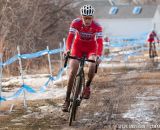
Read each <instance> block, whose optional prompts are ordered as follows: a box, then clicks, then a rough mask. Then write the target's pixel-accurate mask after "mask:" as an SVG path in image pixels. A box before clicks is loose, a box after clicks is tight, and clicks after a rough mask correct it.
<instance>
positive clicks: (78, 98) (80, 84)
mask: <svg viewBox="0 0 160 130" xmlns="http://www.w3.org/2000/svg"><path fill="white" fill-rule="evenodd" d="M69 58H70V59H76V60H79V61H80V62H79V68H78V71H77V74H76V77H75V79H74V83H73V87H72V93H71V98H70V102H71V103H70V106H69V113H70V115H69V126H71V124H72V121H75V117H76V112H77V109H78V106H80V104H81V102H82V99H83V94H82V91H83V89H84V86H85V74H84V64H85V62H86V61H87V62H92V63H96V62H97V59H96V61H95V60H89V59H87V58H86V55H83V57H82V58H78V57H74V56H70V54H69V53H68V54H67V56H66V57H65V63H64V67H66V66H67V61H68V59H69ZM97 68H98V64H96V69H95V73H97Z"/></svg>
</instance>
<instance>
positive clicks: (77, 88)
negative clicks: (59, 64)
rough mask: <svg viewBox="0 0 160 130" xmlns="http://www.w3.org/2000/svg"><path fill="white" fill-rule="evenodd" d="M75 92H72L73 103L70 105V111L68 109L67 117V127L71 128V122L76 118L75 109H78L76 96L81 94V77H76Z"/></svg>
mask: <svg viewBox="0 0 160 130" xmlns="http://www.w3.org/2000/svg"><path fill="white" fill-rule="evenodd" d="M73 87H75V91H74V95H73V102H72V103H71V109H70V116H69V126H71V124H72V120H75V117H76V112H77V108H78V106H79V105H78V96H79V94H80V92H81V88H82V77H81V76H77V77H76V80H75V86H73Z"/></svg>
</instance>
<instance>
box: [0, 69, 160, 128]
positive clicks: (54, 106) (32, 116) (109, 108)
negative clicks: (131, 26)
mask: <svg viewBox="0 0 160 130" xmlns="http://www.w3.org/2000/svg"><path fill="white" fill-rule="evenodd" d="M158 71H159V70H158V69H157V70H153V69H151V70H149V71H147V70H143V71H142V70H128V71H127V72H126V71H121V72H114V73H113V72H112V73H111V72H108V70H106V69H103V71H101V70H99V73H98V75H97V76H96V77H95V80H94V84H93V86H92V95H91V98H90V99H89V100H83V102H82V104H81V107H80V109H79V111H78V112H79V113H78V117H77V120H76V121H75V122H73V126H71V127H68V121H67V120H68V113H63V112H62V111H61V105H62V102H63V100H62V99H63V98H60V99H55V100H51V99H46V100H35V101H28V103H29V107H28V110H25V109H23V107H22V105H23V104H22V102H20V103H17V104H16V105H15V106H14V109H13V111H12V112H11V113H10V114H8V113H4V114H3V115H2V114H1V116H0V130H1V129H2V130H10V129H11V130H98V129H99V130H123V129H124V130H130V129H131V130H133V128H134V130H141V129H144V130H152V129H153V128H155V129H154V130H159V129H160V104H159V101H160V89H159V88H160V79H159V77H160V73H159V72H158Z"/></svg>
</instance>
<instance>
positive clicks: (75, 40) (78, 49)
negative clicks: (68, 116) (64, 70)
mask: <svg viewBox="0 0 160 130" xmlns="http://www.w3.org/2000/svg"><path fill="white" fill-rule="evenodd" d="M94 11H95V9H94V7H93V6H91V5H84V6H82V7H81V8H80V13H81V17H79V18H76V19H74V20H73V21H72V23H71V25H70V29H69V34H68V37H67V40H66V51H65V53H64V55H65V54H67V53H68V52H70V54H71V55H72V56H76V57H79V58H81V57H82V55H83V54H86V56H87V58H88V59H91V60H95V59H98V58H99V57H100V56H101V54H102V50H103V36H102V27H101V26H100V25H99V24H98V23H97V22H96V21H95V20H94V17H93V15H94ZM97 62H98V64H99V63H100V62H101V60H100V59H98V60H97ZM69 64H70V71H69V79H68V84H67V91H66V98H65V102H64V104H63V107H62V111H64V112H67V111H68V107H69V105H70V94H71V90H72V86H73V82H74V78H75V76H76V73H77V70H78V66H79V61H78V60H75V59H70V63H69ZM95 66H96V64H95V63H89V71H88V79H87V82H86V87H85V88H84V90H83V95H84V96H83V98H85V99H88V98H89V97H90V84H91V81H92V80H93V77H94V74H95Z"/></svg>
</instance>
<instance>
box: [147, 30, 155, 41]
mask: <svg viewBox="0 0 160 130" xmlns="http://www.w3.org/2000/svg"><path fill="white" fill-rule="evenodd" d="M155 37H157V34H156V33H155V32H151V33H149V34H148V37H147V41H148V42H154V41H155V39H154V38H155Z"/></svg>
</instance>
